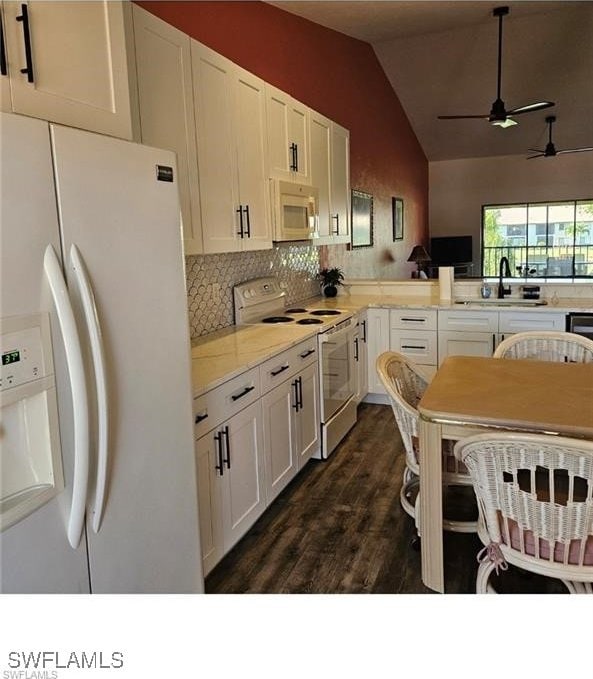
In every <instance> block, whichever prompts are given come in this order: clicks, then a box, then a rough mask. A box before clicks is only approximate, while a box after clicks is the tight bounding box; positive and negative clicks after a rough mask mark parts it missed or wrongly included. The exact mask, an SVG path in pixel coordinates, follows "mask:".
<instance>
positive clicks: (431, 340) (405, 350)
mask: <svg viewBox="0 0 593 679" xmlns="http://www.w3.org/2000/svg"><path fill="white" fill-rule="evenodd" d="M437 346H438V343H437V333H436V332H430V331H424V330H398V329H392V330H391V337H390V347H391V350H392V351H397V352H398V353H400V354H403V355H404V356H406V357H407V358H409V359H411V360H412V361H415V362H416V363H420V364H422V365H436V364H437Z"/></svg>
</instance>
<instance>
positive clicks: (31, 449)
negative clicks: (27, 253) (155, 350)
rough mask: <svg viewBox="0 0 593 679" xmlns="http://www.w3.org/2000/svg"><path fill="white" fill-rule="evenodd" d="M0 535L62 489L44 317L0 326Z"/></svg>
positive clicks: (16, 318)
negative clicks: (0, 361) (0, 359)
mask: <svg viewBox="0 0 593 679" xmlns="http://www.w3.org/2000/svg"><path fill="white" fill-rule="evenodd" d="M0 349H1V352H0V353H1V355H2V365H1V366H0V413H1V418H0V530H4V529H5V528H8V527H9V526H11V525H13V524H14V523H16V522H17V521H20V520H21V519H22V518H24V517H25V516H27V515H29V514H31V512H34V511H35V510H36V509H37V508H38V507H40V506H41V505H43V504H45V503H46V502H47V501H48V500H50V499H51V498H52V497H54V496H55V495H57V494H58V493H59V492H60V491H61V490H62V489H63V487H64V477H63V473H62V456H61V449H60V437H59V430H58V412H57V403H56V384H55V375H54V370H53V360H52V347H51V334H50V328H49V317H48V315H47V314H32V315H29V316H12V317H9V318H3V319H2V320H1V321H0Z"/></svg>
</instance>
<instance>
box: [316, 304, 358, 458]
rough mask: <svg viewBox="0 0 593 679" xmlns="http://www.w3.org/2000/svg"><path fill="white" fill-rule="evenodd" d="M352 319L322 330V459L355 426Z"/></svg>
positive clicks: (354, 367)
mask: <svg viewBox="0 0 593 679" xmlns="http://www.w3.org/2000/svg"><path fill="white" fill-rule="evenodd" d="M352 323H353V319H352V318H347V319H345V320H343V321H340V322H339V323H336V325H334V326H332V327H329V328H327V329H326V330H323V331H321V332H320V333H319V335H318V341H319V358H320V362H319V373H320V374H319V378H320V386H321V399H320V402H321V412H320V415H321V434H322V445H321V451H322V457H324V458H326V457H328V456H329V455H330V454H331V452H332V451H333V450H334V448H335V447H336V446H337V444H338V443H339V442H340V441H341V439H342V438H343V437H344V435H345V434H346V433H347V432H348V431H349V430H350V429H351V428H352V427H353V426H354V425H355V424H356V403H355V401H354V392H355V385H356V383H355V374H354V371H355V369H356V362H355V358H354V345H353V343H352V341H351V337H352Z"/></svg>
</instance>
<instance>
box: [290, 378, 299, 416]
mask: <svg viewBox="0 0 593 679" xmlns="http://www.w3.org/2000/svg"><path fill="white" fill-rule="evenodd" d="M292 388H293V389H294V403H293V404H292V407H293V408H294V409H295V410H296V411H297V413H298V412H299V380H298V378H297V379H296V380H295V381H294V382H293V383H292Z"/></svg>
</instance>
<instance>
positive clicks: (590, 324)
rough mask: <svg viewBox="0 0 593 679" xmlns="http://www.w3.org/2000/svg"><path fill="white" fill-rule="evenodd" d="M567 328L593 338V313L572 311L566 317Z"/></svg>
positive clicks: (569, 330) (577, 333)
mask: <svg viewBox="0 0 593 679" xmlns="http://www.w3.org/2000/svg"><path fill="white" fill-rule="evenodd" d="M566 329H567V330H568V332H573V333H575V334H576V335H582V336H583V337H587V338H588V339H590V340H593V313H590V314H587V313H572V314H568V316H567V317H566Z"/></svg>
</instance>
